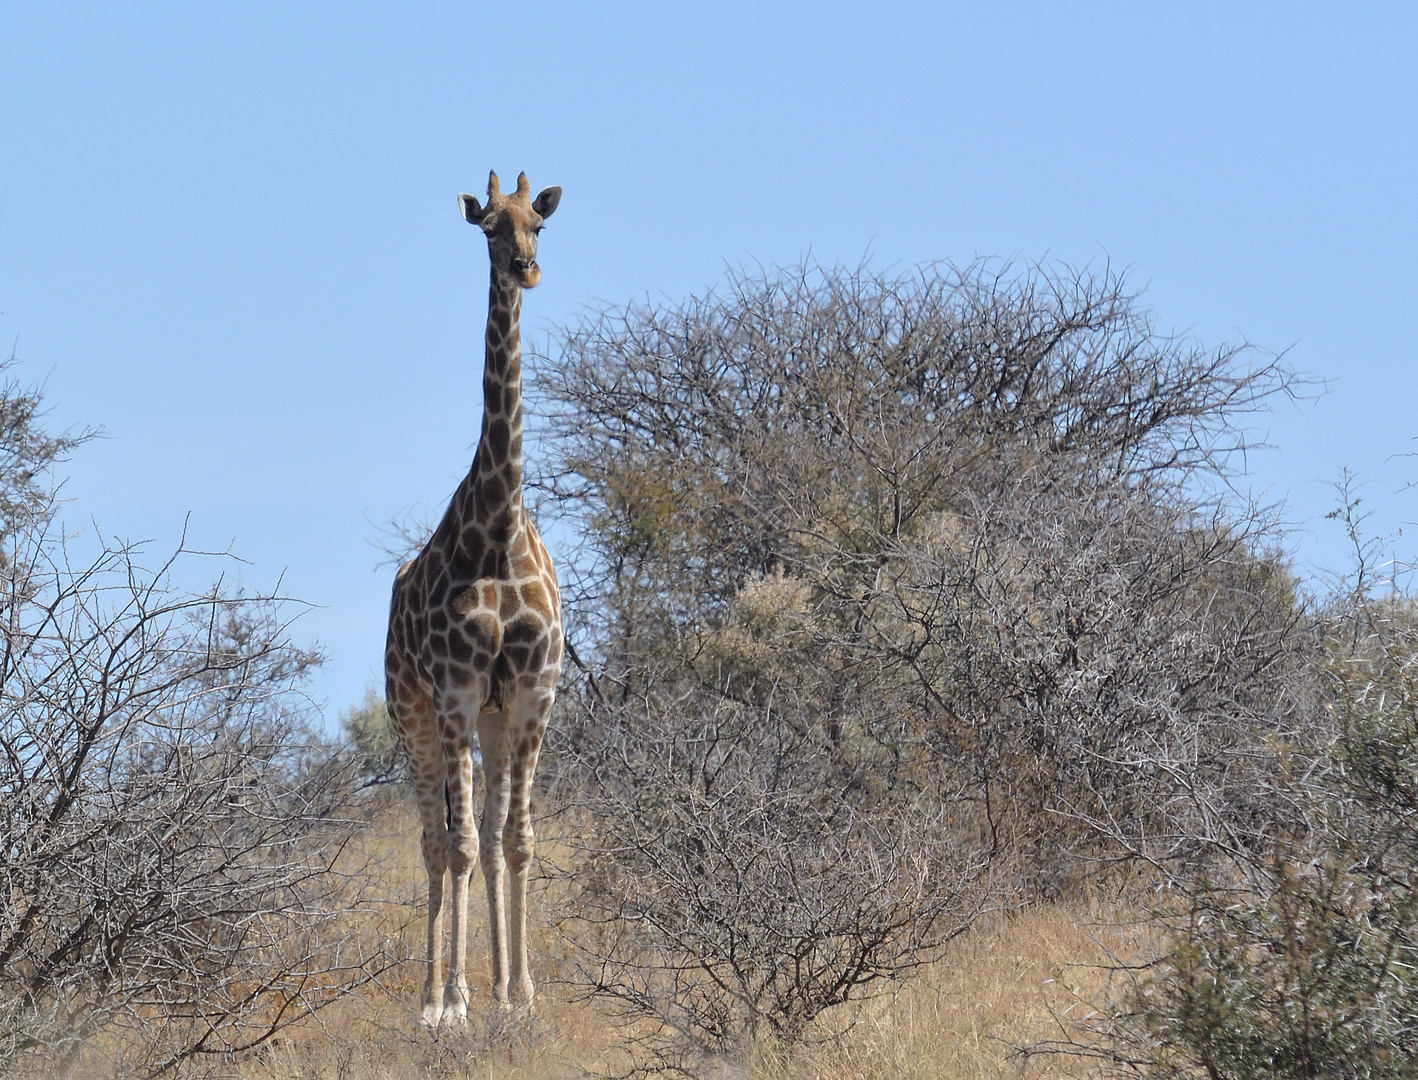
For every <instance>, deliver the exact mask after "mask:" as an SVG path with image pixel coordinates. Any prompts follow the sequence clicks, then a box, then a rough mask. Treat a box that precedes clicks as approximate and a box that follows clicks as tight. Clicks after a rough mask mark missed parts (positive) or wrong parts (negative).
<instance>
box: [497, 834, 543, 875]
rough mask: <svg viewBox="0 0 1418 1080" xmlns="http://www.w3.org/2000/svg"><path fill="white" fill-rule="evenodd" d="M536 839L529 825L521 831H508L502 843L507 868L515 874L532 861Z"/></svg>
mask: <svg viewBox="0 0 1418 1080" xmlns="http://www.w3.org/2000/svg"><path fill="white" fill-rule="evenodd" d="M536 847H537V838H536V836H535V835H534V834H533V833H532V827H531V825H527V826H526V827H525V828H521V829H509V830H508V832H507V836H506V838H505V839H504V840H503V842H502V854H503V856H504V857H505V858H506V859H507V866H508V868H509V869H510V870H511V871H512V872H513V873H514V874H515V873H517V872H518V871H520V870H522V869H524V868H525V867H526V866H527V864H529V863H530V862H531V861H532V854H533V852H535V851H536Z"/></svg>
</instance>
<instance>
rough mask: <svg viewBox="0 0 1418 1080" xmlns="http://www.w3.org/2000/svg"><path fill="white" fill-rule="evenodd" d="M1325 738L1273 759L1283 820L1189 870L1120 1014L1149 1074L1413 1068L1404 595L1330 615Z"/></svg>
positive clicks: (1413, 925) (1410, 753) (1411, 632)
mask: <svg viewBox="0 0 1418 1080" xmlns="http://www.w3.org/2000/svg"><path fill="white" fill-rule="evenodd" d="M1328 651H1329V657H1330V659H1329V662H1328V665H1327V671H1326V675H1327V679H1328V685H1329V690H1330V695H1331V702H1330V714H1331V715H1332V717H1333V721H1334V724H1333V728H1332V731H1333V739H1332V742H1331V743H1330V744H1329V745H1328V746H1325V747H1322V748H1320V749H1319V750H1318V751H1316V752H1314V753H1312V754H1309V755H1294V756H1290V757H1287V759H1286V760H1285V768H1284V770H1283V777H1284V782H1285V784H1286V787H1287V794H1288V795H1289V796H1290V797H1291V798H1292V799H1293V805H1294V808H1295V817H1294V819H1293V820H1292V821H1291V822H1290V823H1289V827H1288V828H1277V829H1276V830H1275V832H1274V833H1273V835H1272V836H1271V837H1270V842H1269V843H1268V844H1267V845H1266V846H1265V847H1264V848H1263V849H1260V850H1246V849H1240V850H1237V851H1234V852H1233V853H1232V856H1233V857H1232V860H1231V862H1230V865H1229V867H1228V870H1229V873H1228V874H1227V875H1226V876H1225V877H1224V878H1219V879H1218V878H1216V877H1211V878H1207V879H1193V880H1192V881H1190V882H1188V883H1186V884H1187V885H1188V887H1189V890H1190V891H1189V895H1188V896H1187V898H1186V901H1185V903H1184V905H1183V907H1184V916H1183V917H1182V918H1181V919H1179V920H1177V922H1176V923H1175V925H1173V927H1172V931H1171V934H1170V938H1169V944H1168V947H1167V949H1166V951H1165V953H1164V955H1163V956H1162V957H1161V958H1160V960H1159V962H1158V964H1157V966H1156V968H1155V970H1154V971H1153V972H1151V973H1150V974H1149V975H1148V977H1146V978H1145V979H1142V980H1140V981H1139V982H1138V983H1137V985H1136V987H1135V990H1134V992H1133V994H1132V995H1131V997H1130V998H1129V999H1128V1001H1127V1003H1126V1006H1125V1011H1123V1012H1121V1013H1119V1014H1118V1015H1117V1017H1116V1019H1117V1020H1118V1021H1119V1025H1120V1026H1119V1029H1118V1031H1119V1033H1120V1034H1121V1036H1122V1038H1121V1042H1120V1045H1122V1046H1124V1047H1127V1050H1126V1051H1125V1053H1124V1054H1123V1056H1124V1057H1128V1058H1130V1059H1131V1060H1133V1061H1134V1062H1135V1063H1136V1064H1135V1065H1134V1066H1133V1068H1134V1069H1135V1070H1136V1071H1139V1072H1142V1073H1143V1074H1145V1075H1147V1076H1150V1077H1158V1078H1161V1077H1167V1078H1170V1077H1183V1076H1192V1075H1198V1074H1204V1075H1207V1076H1209V1077H1212V1078H1214V1080H1233V1078H1234V1080H1252V1078H1275V1080H1282V1078H1283V1080H1291V1078H1295V1080H1300V1078H1308V1077H1341V1078H1354V1080H1370V1078H1374V1080H1378V1078H1385V1080H1387V1078H1393V1080H1398V1078H1408V1077H1415V1076H1418V857H1415V856H1418V830H1415V822H1418V817H1415V808H1418V803H1415V793H1418V621H1415V609H1414V607H1413V605H1412V604H1411V603H1410V602H1408V601H1405V600H1402V599H1392V600H1388V601H1382V602H1375V601H1368V600H1360V601H1358V602H1356V603H1354V604H1353V605H1352V606H1350V607H1348V608H1347V609H1346V610H1344V611H1342V612H1340V613H1339V614H1338V615H1337V616H1333V617H1331V619H1330V633H1329V637H1328Z"/></svg>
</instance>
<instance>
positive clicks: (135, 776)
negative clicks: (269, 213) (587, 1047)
mask: <svg viewBox="0 0 1418 1080" xmlns="http://www.w3.org/2000/svg"><path fill="white" fill-rule="evenodd" d="M38 405H39V401H38V398H37V396H36V395H35V394H33V393H31V392H26V391H24V390H22V389H20V388H19V387H17V386H16V385H15V384H13V383H11V384H9V385H7V386H6V387H5V388H4V389H3V391H0V530H3V531H0V633H3V637H0V850H3V852H4V859H3V862H0V898H3V902H0V976H2V977H0V1069H2V1070H3V1071H4V1072H5V1073H6V1074H7V1075H11V1074H18V1075H27V1074H33V1075H54V1076H64V1075H71V1074H73V1073H74V1072H75V1071H81V1072H83V1073H84V1074H85V1075H96V1074H98V1073H100V1072H101V1071H109V1072H112V1073H114V1074H125V1075H126V1074H128V1073H130V1072H138V1073H141V1074H147V1075H152V1074H157V1073H161V1072H167V1071H184V1070H186V1071H192V1070H199V1069H200V1067H201V1063H202V1062H203V1061H211V1060H225V1059H227V1058H228V1057H229V1055H230V1054H232V1053H234V1052H237V1051H240V1050H242V1049H246V1048H250V1047H252V1046H254V1045H257V1044H259V1043H260V1042H262V1041H263V1040H265V1039H267V1038H269V1037H270V1035H271V1034H273V1033H274V1032H276V1031H278V1030H279V1029H280V1028H282V1027H283V1026H285V1025H287V1024H289V1023H291V1022H292V1021H294V1020H295V1019H298V1018H299V1017H301V1016H304V1015H308V1014H309V1013H310V1012H311V1011H313V1010H318V1009H320V1008H322V1007H323V1006H325V1005H326V1004H328V1003H329V1002H330V1001H332V1000H335V999H336V998H337V997H338V996H339V995H340V994H342V993H344V992H346V991H348V990H349V989H351V988H352V987H354V986H356V985H359V984H360V983H362V982H364V981H367V980H368V979H369V978H370V977H372V975H373V974H375V973H376V972H377V971H378V970H379V969H380V967H381V965H382V964H383V959H382V957H381V956H380V955H379V954H378V951H377V950H374V951H366V950H364V949H363V947H362V945H361V943H360V942H359V940H358V937H357V934H356V933H355V930H356V929H357V925H356V924H353V923H351V921H350V920H349V918H348V912H349V909H350V906H351V904H352V903H353V902H354V900H355V899H357V898H356V897H354V896H353V895H352V894H351V892H350V885H349V879H348V878H347V877H346V876H345V874H343V873H336V872H334V871H335V870H336V860H337V858H338V857H339V855H340V853H341V852H342V850H343V849H344V847H345V845H346V844H347V842H348V841H349V839H350V838H351V836H352V835H353V834H354V832H355V830H356V829H357V828H358V822H357V821H356V820H355V819H354V818H353V817H352V816H351V814H350V813H349V812H348V809H347V806H348V803H347V796H348V792H349V788H350V785H349V771H350V761H349V760H348V759H347V758H346V757H345V756H343V755H342V754H340V753H339V752H338V751H337V750H336V748H335V747H333V746H332V745H331V744H329V743H328V742H327V741H326V740H325V739H323V738H322V737H321V736H320V735H319V734H318V733H317V731H316V730H315V728H314V727H313V726H312V724H311V719H312V717H311V711H310V707H309V706H308V704H307V701H306V699H305V697H304V695H303V694H302V692H301V688H302V685H303V682H304V679H305V676H306V674H307V672H308V671H309V669H310V667H311V666H312V665H313V664H315V663H317V662H318V656H316V655H315V654H314V653H311V652H309V651H306V650H302V649H300V648H298V647H297V646H295V645H294V644H293V643H292V641H291V639H290V635H289V626H288V617H287V615H286V610H287V608H288V607H289V605H288V604H283V603H282V602H280V601H279V600H277V599H276V598H274V597H269V596H248V595H243V594H241V593H240V592H238V591H236V590H234V589H232V588H230V587H227V586H225V585H223V584H222V583H220V582H218V584H217V585H215V586H214V587H213V588H212V589H211V590H210V591H207V592H205V593H199V594H192V593H187V592H184V591H182V590H181V589H179V588H177V587H176V586H174V585H173V584H171V580H170V579H171V576H172V574H173V573H174V572H175V571H176V570H177V569H178V568H179V566H180V564H181V562H182V561H183V560H191V559H194V558H196V557H197V556H196V555H195V554H194V553H189V552H186V551H178V552H177V553H176V554H175V555H174V556H173V557H172V558H170V559H168V560H166V561H163V562H161V563H160V564H159V565H157V566H155V567H153V568H151V569H148V568H146V567H145V565H144V552H143V551H142V549H141V548H135V547H132V546H127V545H119V544H112V543H104V542H102V541H93V538H91V537H90V538H81V539H79V540H77V541H76V540H75V539H74V538H72V537H67V536H65V534H64V533H63V532H62V531H61V524H60V520H59V517H58V514H57V509H58V506H57V503H56V500H55V497H54V493H53V488H52V486H51V485H52V481H53V467H54V465H55V463H56V462H57V461H58V460H60V459H61V458H62V457H63V455H64V454H65V453H66V452H67V450H69V449H70V448H72V446H73V445H74V442H75V440H74V439H71V438H62V437H60V438H56V437H52V436H48V435H46V434H45V433H44V432H43V430H42V428H41V427H40V426H39V424H38V420H37V410H38ZM90 541H92V542H91V543H89V546H90V548H91V549H92V550H94V554H92V556H91V557H89V558H86V559H84V560H83V561H76V560H74V559H72V558H71V557H70V551H71V549H73V548H75V547H77V546H79V545H81V544H84V543H86V542H90ZM345 869H349V868H348V867H346V868H345Z"/></svg>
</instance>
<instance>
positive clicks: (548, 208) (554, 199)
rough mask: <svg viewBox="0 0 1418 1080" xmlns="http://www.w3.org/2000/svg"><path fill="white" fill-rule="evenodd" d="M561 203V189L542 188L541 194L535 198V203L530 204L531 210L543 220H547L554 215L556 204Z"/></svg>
mask: <svg viewBox="0 0 1418 1080" xmlns="http://www.w3.org/2000/svg"><path fill="white" fill-rule="evenodd" d="M560 202H561V188H559V187H549V188H543V189H542V193H541V194H540V195H538V196H537V201H536V202H534V203H532V209H533V210H535V211H536V212H537V213H538V214H540V215H541V216H542V217H544V218H549V217H551V216H552V214H554V213H556V207H557V204H558V203H560Z"/></svg>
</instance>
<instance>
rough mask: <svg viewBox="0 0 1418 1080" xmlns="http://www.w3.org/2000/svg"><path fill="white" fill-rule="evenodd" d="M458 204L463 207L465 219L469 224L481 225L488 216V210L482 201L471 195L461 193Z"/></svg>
mask: <svg viewBox="0 0 1418 1080" xmlns="http://www.w3.org/2000/svg"><path fill="white" fill-rule="evenodd" d="M458 205H459V206H460V207H462V208H463V220H464V221H466V222H467V223H468V224H469V225H481V224H482V223H483V218H484V217H486V216H487V210H486V209H484V207H483V205H482V203H480V202H478V200H477V199H475V198H474V197H473V196H471V195H459V196H458Z"/></svg>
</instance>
